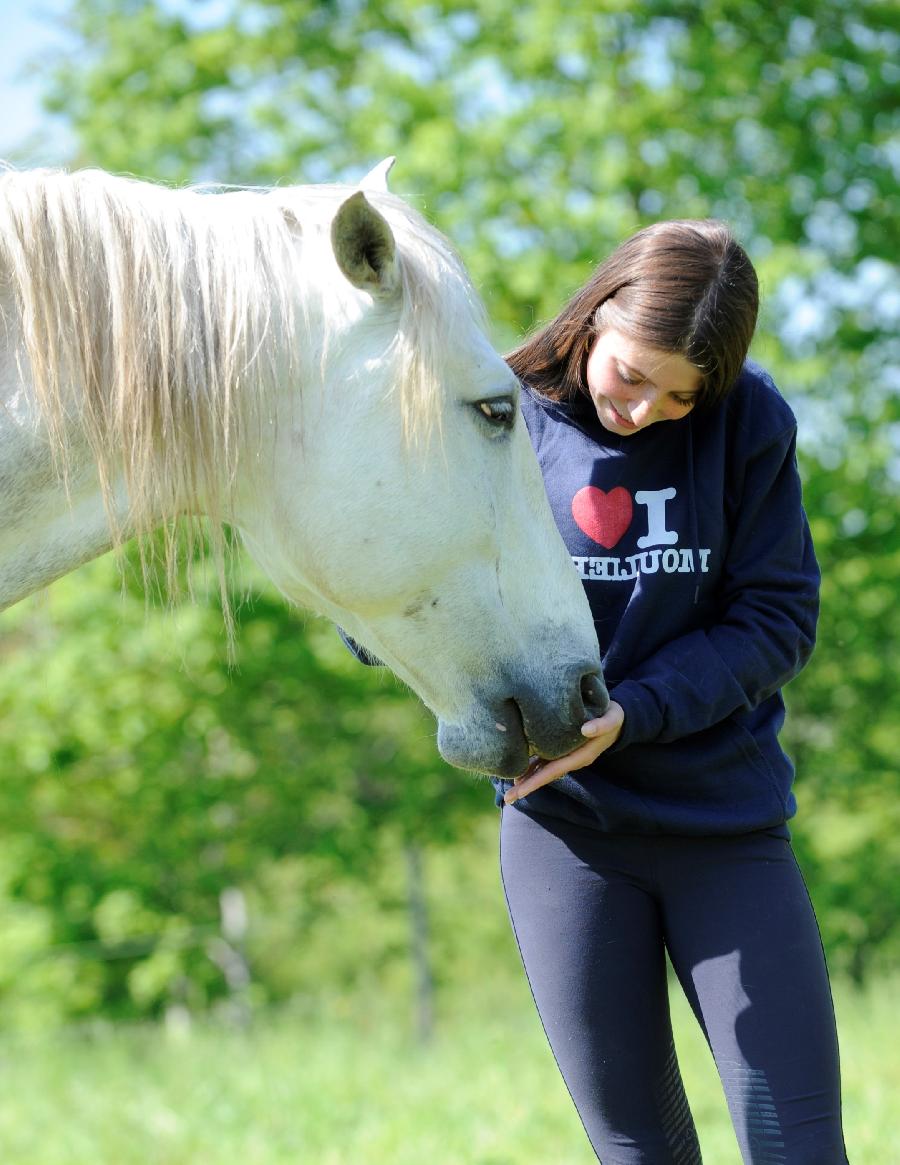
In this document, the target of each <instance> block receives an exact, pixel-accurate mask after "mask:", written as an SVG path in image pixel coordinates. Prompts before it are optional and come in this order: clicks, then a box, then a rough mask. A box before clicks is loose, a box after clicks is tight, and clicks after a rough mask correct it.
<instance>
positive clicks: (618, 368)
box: [616, 364, 638, 384]
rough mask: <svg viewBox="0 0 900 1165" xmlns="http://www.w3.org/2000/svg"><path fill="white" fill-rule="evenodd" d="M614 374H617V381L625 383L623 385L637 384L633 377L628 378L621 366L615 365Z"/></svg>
mask: <svg viewBox="0 0 900 1165" xmlns="http://www.w3.org/2000/svg"><path fill="white" fill-rule="evenodd" d="M616 372H617V373H618V374H619V380H622V381H624V382H625V384H637V383H638V382H637V381H636V380H635V379H634V377H633V376H629V375H628V373H627V372H626V371H625V369H624V368H623V367H622V366H621V364H617V365H616Z"/></svg>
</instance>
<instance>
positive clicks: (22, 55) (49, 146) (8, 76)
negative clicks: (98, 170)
mask: <svg viewBox="0 0 900 1165" xmlns="http://www.w3.org/2000/svg"><path fill="white" fill-rule="evenodd" d="M67 8H68V2H67V0H0V30H2V32H0V111H2V116H0V158H9V157H10V156H11V155H13V154H15V159H14V160H15V161H17V162H20V163H23V162H26V161H27V162H30V163H31V164H33V165H39V164H50V163H53V162H55V163H57V164H58V163H60V162H62V161H64V160H65V159H64V157H63V156H62V155H61V151H62V150H63V148H64V147H63V143H62V142H61V139H60V137H59V132H58V131H56V132H54V133H50V132H49V127H47V126H46V123H45V121H44V116H43V114H42V111H41V108H40V86H39V84H38V83H37V81H36V80H35V78H34V66H33V61H34V60H35V59H39V58H40V57H41V56H42V54H45V53H47V52H48V51H49V50H51V49H52V48H54V47H56V46H57V45H59V43H60V40H61V33H60V30H59V27H58V25H59V17H60V14H62V13H64V12H65V10H66V9H67ZM29 139H30V140H31V143H32V144H31V147H30V148H29V149H28V150H27V151H23V146H24V143H25V142H26V141H29ZM35 139H37V140H35Z"/></svg>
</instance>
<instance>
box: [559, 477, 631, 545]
mask: <svg viewBox="0 0 900 1165" xmlns="http://www.w3.org/2000/svg"><path fill="white" fill-rule="evenodd" d="M632 512H633V505H632V502H631V494H630V493H629V492H628V490H627V489H625V487H624V486H621V485H617V486H616V487H615V489H611V490H610V491H609V493H606V492H605V491H604V490H602V489H597V487H596V486H595V485H586V486H584V487H582V489H580V490H579V491H578V493H577V494H576V495H575V497H574V498H572V517H573V518H574V519H575V521H576V522H577V523H578V528H579V529H580V530H582V531H583V532H584V533H585V534H587V536H588V538H590V539H591V540H592V541H593V542H597V543H599V544H600V545H601V546H605V547H606V549H607V550H612V548H613V547H614V546H615V544H616V543H617V542H618V541H619V539H620V538H621V537H622V535H623V534H624V533H625V531H626V530H627V529H628V527H629V526H630V525H631V515H632Z"/></svg>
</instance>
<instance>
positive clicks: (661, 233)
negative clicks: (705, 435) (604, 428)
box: [506, 219, 759, 406]
mask: <svg viewBox="0 0 900 1165" xmlns="http://www.w3.org/2000/svg"><path fill="white" fill-rule="evenodd" d="M758 306H759V289H758V285H757V280H756V272H755V271H754V269H753V264H752V263H751V262H750V260H749V258H748V257H747V254H746V252H745V251H744V249H743V247H741V246H740V244H739V243H737V242H736V241H735V239H734V238H733V237H732V235H731V232H730V231H729V229H728V227H727V226H726V225H725V224H724V223H721V222H717V221H715V220H713V219H697V220H691V219H681V220H674V221H671V222H661V223H656V224H655V225H653V226H649V227H646V228H645V229H644V230H642V231H638V233H637V234H636V235H632V237H631V238H630V239H627V240H626V241H625V242H624V243H622V245H621V246H620V247H618V248H617V249H616V250H615V251H614V252H613V253H612V255H610V256H609V258H608V259H607V260H606V261H605V262H603V263H601V264H600V266H599V267H598V268H597V270H596V271H595V273H594V275H593V276H592V277H591V279H590V280H589V281H588V282H587V283H586V284H585V285H584V287H582V288H581V290H580V291H579V292H577V293H576V295H575V296H574V297H573V298H572V299H571V300H570V301H569V303H568V304H567V305H566V306H565V307H564V308H563V310H562V311H561V312H560V313H559V315H558V316H557V317H556V318H555V319H554V320H552V321H551V322H550V323H549V324H547V325H546V326H545V327H543V328H541V329H540V330H539V331H538V332H536V333H535V334H534V335H533V336H531V337H529V338H528V339H526V340H525V341H524V343H522V344H520V345H519V347H518V348H516V349H515V351H513V352H511V353H510V354H509V355H508V356H507V358H506V359H507V362H508V363H509V365H510V367H511V368H512V370H513V371H514V372H515V373H516V375H517V376H518V377H520V378H521V379H522V380H524V381H525V382H526V383H527V384H529V385H530V386H531V387H532V388H533V389H535V390H536V391H537V392H540V393H543V394H544V395H545V396H549V397H552V398H553V399H555V400H560V399H566V398H571V397H574V396H575V395H576V394H578V393H585V392H586V391H587V389H586V385H585V365H586V363H587V357H588V353H589V352H590V349H591V347H592V346H593V342H594V340H595V339H596V338H597V336H598V335H599V334H600V333H601V332H603V331H604V330H605V329H606V328H610V327H613V328H616V329H617V330H618V331H621V332H624V333H625V334H626V335H628V336H629V337H630V338H631V339H634V340H638V341H640V342H641V343H644V344H647V345H648V346H649V347H651V348H655V349H657V350H658V351H660V352H667V353H673V354H676V353H677V354H678V355H681V356H684V357H685V359H687V360H688V361H689V362H690V363H691V364H693V365H694V366H695V367H697V368H699V369H700V372H701V373H702V379H701V383H700V395H699V397H698V402H697V403H698V404H699V405H706V406H709V405H714V404H717V403H718V402H719V401H721V400H722V399H723V398H724V397H725V396H726V394H727V393H728V391H729V389H730V388H731V387H732V385H733V384H734V382H735V381H736V380H737V377H738V375H739V373H740V370H741V366H742V365H743V363H744V359H745V357H746V355H747V349H748V348H749V347H750V340H751V338H752V336H753V330H754V328H755V327H756V314H757V309H758Z"/></svg>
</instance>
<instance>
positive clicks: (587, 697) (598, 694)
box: [581, 672, 609, 720]
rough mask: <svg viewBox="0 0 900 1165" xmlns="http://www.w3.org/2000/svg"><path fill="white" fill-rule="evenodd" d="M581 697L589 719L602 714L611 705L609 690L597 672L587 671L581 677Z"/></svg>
mask: <svg viewBox="0 0 900 1165" xmlns="http://www.w3.org/2000/svg"><path fill="white" fill-rule="evenodd" d="M581 699H582V701H583V703H584V710H585V713H586V714H587V718H588V719H589V720H591V719H593V718H594V717H595V716H602V715H603V713H604V712H605V711H606V709H607V708H608V707H609V692H607V690H606V684H604V682H603V680H602V679H601V678H600V676H598V675H597V673H596V672H587V674H586V675H583V676H582V677H581Z"/></svg>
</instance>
